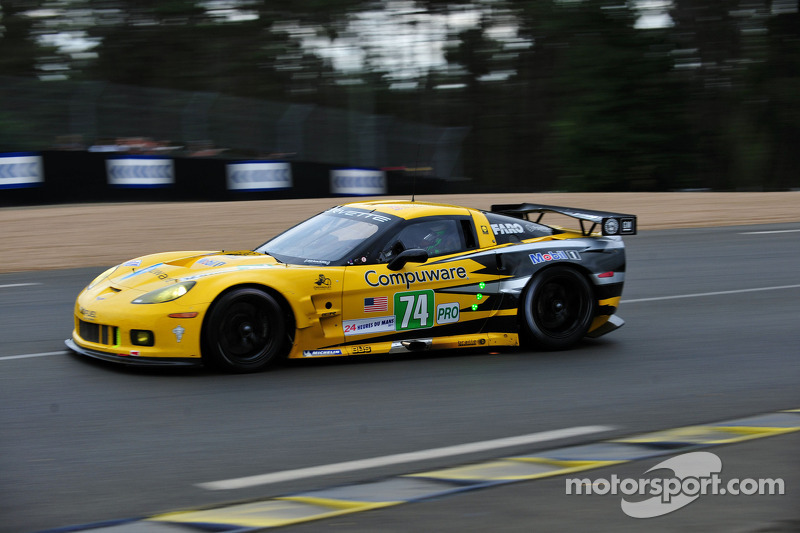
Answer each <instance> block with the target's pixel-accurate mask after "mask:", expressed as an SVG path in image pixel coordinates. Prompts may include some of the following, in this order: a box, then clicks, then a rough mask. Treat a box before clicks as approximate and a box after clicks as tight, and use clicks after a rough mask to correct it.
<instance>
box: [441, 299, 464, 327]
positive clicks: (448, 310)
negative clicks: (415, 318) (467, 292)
mask: <svg viewBox="0 0 800 533" xmlns="http://www.w3.org/2000/svg"><path fill="white" fill-rule="evenodd" d="M460 317H461V308H460V307H459V305H458V304H457V303H456V302H451V303H448V304H439V305H437V306H436V323H437V324H452V323H454V322H458V319H459V318H460Z"/></svg>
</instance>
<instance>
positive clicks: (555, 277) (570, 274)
mask: <svg viewBox="0 0 800 533" xmlns="http://www.w3.org/2000/svg"><path fill="white" fill-rule="evenodd" d="M520 311H521V314H522V317H523V319H524V320H523V321H524V324H523V337H524V338H526V339H528V340H530V341H531V342H532V343H533V344H535V345H536V346H538V347H541V348H544V349H547V350H566V349H568V348H571V347H573V346H575V345H576V344H577V343H578V342H580V340H581V339H582V338H583V337H584V335H586V332H587V331H589V327H590V326H591V325H592V320H593V319H594V315H595V301H594V296H593V292H592V287H591V285H590V284H589V281H588V280H587V279H586V277H585V276H584V275H582V274H581V273H580V272H578V271H577V270H575V269H574V268H569V267H562V266H554V267H550V268H547V269H545V270H542V271H541V272H539V273H538V274H536V275H535V276H534V278H533V279H532V280H531V282H530V284H529V285H528V287H527V289H526V290H525V295H524V296H523V300H522V309H521V310H520Z"/></svg>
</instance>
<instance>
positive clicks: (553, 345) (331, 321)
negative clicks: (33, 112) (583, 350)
mask: <svg viewBox="0 0 800 533" xmlns="http://www.w3.org/2000/svg"><path fill="white" fill-rule="evenodd" d="M549 213H558V214H560V215H566V216H568V217H572V218H573V219H577V220H578V221H579V223H580V229H574V230H568V229H564V228H563V227H561V226H553V225H545V224H544V223H543V221H542V217H543V216H544V215H546V214H549ZM532 215H533V216H532ZM533 218H535V220H533ZM567 220H569V219H567ZM635 233H636V217H635V216H634V215H625V214H620V213H608V212H602V211H591V210H582V209H573V208H565V207H557V206H545V205H534V204H518V205H501V206H492V209H491V211H481V210H476V209H469V208H466V207H457V206H451V205H440V204H432V203H423V202H414V201H371V202H359V203H352V204H347V205H341V206H337V207H333V208H331V209H328V210H327V211H324V212H322V213H320V214H318V215H316V216H314V217H312V218H310V219H308V220H306V221H304V222H302V223H300V224H298V225H297V226H294V227H293V228H291V229H289V230H287V231H286V232H284V233H282V234H280V235H278V236H277V237H275V238H273V239H271V240H269V241H268V242H266V243H265V244H263V245H261V246H259V247H258V248H256V249H255V250H252V251H250V250H246V251H237V252H224V251H223V252H220V251H183V252H167V253H160V254H154V255H148V256H144V257H140V258H137V259H133V260H130V261H127V262H125V263H122V264H120V265H117V266H115V267H112V268H110V269H108V270H107V271H105V272H104V273H102V274H101V275H100V276H98V277H97V278H96V279H95V280H94V281H92V282H91V283H90V284H89V285H88V286H87V287H86V288H85V289H84V290H83V291H82V292H81V293H80V295H79V296H78V298H77V301H76V302H75V312H74V314H75V317H74V320H75V329H74V331H73V332H72V338H71V339H68V340H67V341H66V344H67V346H68V347H69V348H70V349H71V350H73V351H75V352H78V353H80V354H83V355H86V356H90V357H95V358H98V359H103V360H107V361H114V362H120V363H128V364H136V365H185V364H201V363H204V364H207V365H209V366H213V367H216V368H219V369H222V370H226V371H232V372H255V371H259V370H263V369H264V368H266V367H267V366H269V365H270V364H271V363H273V362H274V361H276V360H277V359H279V358H282V357H289V358H311V357H339V356H348V355H356V354H359V355H360V354H386V353H403V352H409V351H412V352H413V351H421V350H428V349H448V348H465V347H484V348H486V347H491V346H517V345H519V344H520V343H521V342H528V343H531V344H533V345H535V346H538V347H540V348H542V349H546V350H560V349H565V348H569V347H571V346H574V345H575V344H577V343H578V342H580V340H581V339H582V338H583V337H584V336H590V337H596V336H600V335H603V334H605V333H608V332H610V331H613V330H614V329H616V328H618V327H619V326H621V325H622V324H623V321H622V320H621V319H620V318H619V317H618V316H616V315H615V314H614V313H615V312H616V309H617V306H618V305H619V300H620V296H621V294H622V285H623V282H624V277H625V248H624V244H623V242H622V236H623V235H633V234H635Z"/></svg>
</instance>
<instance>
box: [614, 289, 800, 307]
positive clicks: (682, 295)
mask: <svg viewBox="0 0 800 533" xmlns="http://www.w3.org/2000/svg"><path fill="white" fill-rule="evenodd" d="M784 289H800V285H782V286H780V287H759V288H756V289H737V290H734V291H717V292H699V293H696V294H678V295H676V296H659V297H657V298H637V299H635V300H622V302H620V303H624V304H632V303H638V302H658V301H660V300H678V299H680V298H701V297H703V296H720V295H723V294H741V293H744V292H760V291H780V290H784Z"/></svg>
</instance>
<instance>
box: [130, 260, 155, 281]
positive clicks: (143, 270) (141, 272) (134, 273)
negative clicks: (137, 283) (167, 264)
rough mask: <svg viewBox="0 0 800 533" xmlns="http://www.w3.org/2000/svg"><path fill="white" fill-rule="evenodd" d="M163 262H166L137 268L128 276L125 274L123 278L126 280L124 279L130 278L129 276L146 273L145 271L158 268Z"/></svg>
mask: <svg viewBox="0 0 800 533" xmlns="http://www.w3.org/2000/svg"><path fill="white" fill-rule="evenodd" d="M163 264H164V263H156V264H155V265H150V266H149V267H145V268H143V269H141V270H136V271H134V272H131V273H130V274H128V275H127V276H123V277H122V278H121V279H123V280H124V279H128V278H132V277H133V276H138V275H139V274H144V273H145V272H150V271H151V270H153V269H156V268H158V267H160V266H161V265H163Z"/></svg>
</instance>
